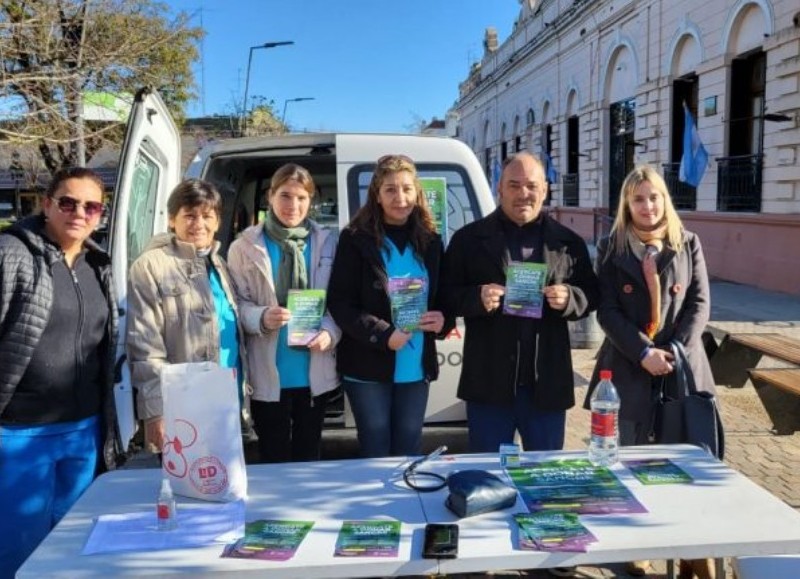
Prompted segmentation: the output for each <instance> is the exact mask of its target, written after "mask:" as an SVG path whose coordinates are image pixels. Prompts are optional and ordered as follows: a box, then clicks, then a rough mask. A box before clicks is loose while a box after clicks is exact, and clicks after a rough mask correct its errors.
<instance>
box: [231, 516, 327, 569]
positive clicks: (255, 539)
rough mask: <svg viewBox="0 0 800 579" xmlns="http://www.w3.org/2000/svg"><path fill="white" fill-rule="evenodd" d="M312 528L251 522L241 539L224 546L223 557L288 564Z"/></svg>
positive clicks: (306, 524)
mask: <svg viewBox="0 0 800 579" xmlns="http://www.w3.org/2000/svg"><path fill="white" fill-rule="evenodd" d="M313 526H314V522H313V521H278V520H258V521H253V522H251V523H247V524H246V525H245V533H244V537H242V538H241V539H239V540H238V541H236V542H235V543H232V544H230V545H227V546H226V547H225V550H224V551H223V552H222V556H223V557H233V558H237V559H263V560H265V561H288V560H289V559H291V558H292V557H293V556H294V554H295V552H297V549H298V547H300V543H302V542H303V539H305V538H306V535H307V534H308V532H309V531H310V530H311V527H313Z"/></svg>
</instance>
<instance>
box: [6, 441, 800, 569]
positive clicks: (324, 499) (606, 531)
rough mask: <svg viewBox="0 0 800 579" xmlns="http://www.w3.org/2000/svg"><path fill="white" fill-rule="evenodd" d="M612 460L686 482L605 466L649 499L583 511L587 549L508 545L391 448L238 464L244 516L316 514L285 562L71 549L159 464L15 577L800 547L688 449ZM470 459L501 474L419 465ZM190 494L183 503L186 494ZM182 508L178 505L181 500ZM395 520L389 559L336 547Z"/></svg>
mask: <svg viewBox="0 0 800 579" xmlns="http://www.w3.org/2000/svg"><path fill="white" fill-rule="evenodd" d="M584 456H585V452H583V453H581V452H548V453H533V452H526V453H523V454H522V460H523V462H525V461H541V460H549V459H553V458H578V457H584ZM621 456H622V458H623V459H641V458H669V459H671V460H672V461H674V462H675V463H676V464H678V465H679V466H680V467H681V468H682V469H684V470H685V471H686V472H688V473H689V474H690V475H691V476H692V477H693V478H694V482H693V483H691V484H673V485H656V486H644V485H642V484H640V483H639V482H638V481H637V480H636V479H635V478H634V477H633V475H632V474H631V473H630V471H628V470H627V469H625V468H623V467H622V466H615V467H614V468H613V470H614V472H615V473H616V474H617V475H618V476H619V478H620V479H621V480H622V482H623V483H624V484H625V485H626V486H628V487H629V488H630V489H631V490H632V491H633V494H634V495H635V496H636V497H637V499H638V500H639V501H640V502H641V503H642V504H643V505H644V506H645V507H646V508H647V510H648V512H647V513H643V514H629V515H602V516H600V515H592V516H588V515H587V516H582V521H583V522H584V524H585V525H586V526H587V527H588V528H589V529H590V530H591V531H592V532H593V533H594V534H595V536H596V537H597V539H598V541H597V542H596V543H592V544H591V545H590V546H589V550H588V551H587V552H586V553H547V552H538V551H520V550H517V549H516V548H515V545H514V543H513V537H514V536H515V533H514V532H513V527H514V522H513V520H512V517H511V515H512V514H513V513H515V512H523V511H525V507H524V504H523V502H522V500H521V499H518V500H517V504H516V505H515V507H513V508H510V509H506V510H504V511H496V512H494V513H487V514H484V515H480V516H477V517H471V518H467V519H460V520H458V519H457V518H456V516H455V515H453V514H452V513H451V512H450V511H449V510H447V508H446V507H445V506H444V500H445V498H446V496H447V491H446V490H444V489H443V490H440V491H436V492H432V493H416V492H414V491H411V490H409V489H408V488H407V487H405V485H404V483H403V482H402V477H401V474H402V468H400V467H401V465H402V464H404V463H406V462H407V461H406V460H405V459H402V458H383V459H364V460H339V461H322V462H313V463H289V464H280V465H251V466H249V467H248V483H249V498H248V500H247V520H255V519H265V518H273V519H289V520H313V521H315V525H314V528H313V529H312V530H311V532H310V533H309V534H308V536H307V537H306V538H305V540H304V541H303V543H302V545H301V546H300V548H299V549H298V551H297V553H296V554H295V556H294V557H293V558H292V559H290V560H289V561H284V562H273V561H261V560H244V559H232V558H220V554H221V552H222V546H221V545H212V546H208V547H201V548H197V549H181V550H170V551H150V552H126V553H111V554H102V555H90V556H82V555H81V554H80V553H81V550H82V548H83V545H84V543H85V541H86V538H87V537H88V535H89V532H90V530H91V527H92V521H93V519H94V518H95V517H97V516H98V515H101V514H105V513H126V512H135V511H143V510H147V509H153V508H154V502H155V497H156V494H157V492H158V487H159V481H160V478H161V473H160V471H159V470H157V469H149V470H148V469H142V470H121V471H115V472H111V473H108V474H105V475H103V476H101V477H100V478H98V479H97V480H96V481H95V482H94V483H93V484H92V486H91V487H90V488H89V490H88V491H87V492H86V493H85V494H84V495H83V496H82V497H81V498H80V500H79V501H78V502H77V503H76V504H75V506H74V507H73V509H72V510H71V511H70V512H69V513H68V514H67V516H66V517H65V518H64V519H63V520H62V521H61V523H59V525H58V526H57V527H56V528H55V529H54V530H53V532H52V533H50V535H49V536H48V537H47V538H46V539H45V541H44V542H43V543H42V544H41V545H40V546H39V548H38V549H37V550H36V551H35V552H34V554H33V555H32V556H31V557H30V558H29V559H28V561H26V563H25V564H24V565H23V567H22V568H21V569H20V571H19V573H18V575H17V577H19V578H25V579H27V578H37V579H38V578H41V577H69V578H75V577H101V576H103V577H105V576H108V575H149V576H167V575H172V574H175V573H189V574H192V575H202V574H214V575H217V576H240V575H243V574H247V573H262V574H268V575H269V576H270V577H277V578H280V577H298V578H300V577H303V578H313V577H375V576H389V575H395V576H396V575H431V574H450V573H457V572H471V571H487V570H493V569H530V568H548V567H559V566H565V565H582V564H598V563H612V562H618V561H629V560H636V559H677V558H682V559H697V558H705V557H715V558H721V557H733V556H746V555H772V554H787V553H798V552H800V514H799V513H798V512H796V511H795V510H794V509H792V508H791V507H789V506H788V505H786V504H785V503H783V502H782V501H781V500H780V499H778V498H776V497H775V496H773V495H771V494H770V493H769V492H767V491H765V490H764V489H762V488H761V487H759V486H758V485H756V484H755V483H753V482H751V481H750V480H748V479H747V478H746V477H745V476H743V475H741V474H739V473H737V472H736V471H734V470H732V469H730V468H728V467H727V466H725V465H724V464H723V463H721V462H719V461H717V460H716V459H714V458H712V457H710V456H709V455H707V454H705V453H704V452H703V451H701V450H700V449H697V448H694V447H691V446H649V447H630V448H626V449H623V450H622V452H621ZM467 468H478V469H484V470H490V471H493V472H495V473H496V474H499V475H500V476H502V477H505V476H506V475H505V473H504V471H503V470H502V468H501V467H500V464H499V459H498V457H497V455H489V454H486V455H455V456H448V455H444V456H443V457H441V458H440V459H439V460H437V461H434V462H431V463H428V464H426V465H425V467H424V470H430V471H434V472H439V473H441V474H447V473H449V472H452V471H454V470H460V469H467ZM190 502H191V501H188V500H186V501H180V503H190ZM179 508H180V504H179ZM370 518H394V519H397V520H400V521H402V523H403V527H402V536H401V543H400V549H399V554H398V557H397V558H392V559H379V558H343V557H333V550H334V546H335V543H336V536H337V533H338V530H339V527H340V526H341V521H342V520H345V519H370ZM426 522H458V524H459V526H460V540H459V556H458V558H457V559H453V560H440V561H436V560H428V559H423V558H422V557H421V552H422V543H423V530H424V526H425V523H426Z"/></svg>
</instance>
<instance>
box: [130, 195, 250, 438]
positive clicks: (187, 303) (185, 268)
mask: <svg viewBox="0 0 800 579" xmlns="http://www.w3.org/2000/svg"><path fill="white" fill-rule="evenodd" d="M167 213H168V215H169V226H170V230H171V232H170V233H165V234H162V235H157V236H155V237H153V238H152V239H151V240H150V243H149V245H148V247H147V249H145V251H144V252H143V253H142V254H141V255H140V256H139V257H138V258H137V259H136V261H135V262H134V263H133V265H132V266H131V270H130V273H129V275H128V327H127V341H126V348H127V352H128V362H129V364H130V368H131V378H132V381H133V385H134V387H135V388H136V389H137V391H138V397H137V411H138V416H139V418H140V419H142V420H144V427H145V446H146V448H148V449H149V450H150V451H151V452H161V449H162V446H163V444H164V420H163V417H162V416H163V405H162V393H161V378H160V372H161V368H162V366H164V365H165V364H180V363H185V362H205V361H211V362H217V363H219V365H220V366H223V367H226V368H236V370H237V378H238V381H239V390H240V395H239V401H240V403H243V396H244V390H245V385H244V376H245V375H246V372H245V368H244V365H245V362H246V361H245V359H244V356H243V352H242V349H241V347H242V346H243V340H242V339H241V336H242V330H241V326H240V325H239V315H238V312H237V309H236V297H235V292H234V290H233V284H232V282H231V279H230V276H229V274H228V269H227V266H226V265H225V262H224V261H223V260H222V258H221V257H220V256H219V255H218V254H217V251H218V250H219V242H218V241H215V239H214V235H215V234H216V232H217V230H218V229H219V222H220V215H222V197H221V196H220V194H219V192H218V191H217V189H216V188H215V187H214V186H213V185H212V184H210V183H207V182H205V181H200V180H197V179H189V180H186V181H184V182H182V183H180V184H179V185H178V186H177V187H176V188H175V189H174V190H173V191H172V193H171V194H170V197H169V200H168V201H167Z"/></svg>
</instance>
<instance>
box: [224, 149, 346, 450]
mask: <svg viewBox="0 0 800 579" xmlns="http://www.w3.org/2000/svg"><path fill="white" fill-rule="evenodd" d="M315 191H316V187H315V185H314V180H313V179H312V178H311V175H310V174H309V172H308V171H307V170H306V169H305V168H303V167H301V166H299V165H295V164H291V163H290V164H287V165H284V166H282V167H281V168H280V169H278V170H277V171H276V172H275V174H274V175H273V176H272V181H271V183H270V188H269V190H268V191H267V203H268V204H269V211H268V212H267V216H266V218H265V219H264V221H263V222H261V223H259V224H257V225H254V226H252V227H249V228H247V229H245V230H244V231H243V232H242V234H241V236H240V237H239V238H238V239H237V240H236V241H234V242H233V244H232V245H231V247H230V250H229V251H228V264H229V267H230V270H231V276H232V277H233V279H234V282H235V284H236V293H237V301H238V305H239V311H240V315H241V320H242V325H243V326H244V330H245V342H246V345H247V348H246V350H247V360H248V364H249V367H250V376H251V383H252V388H253V394H252V396H251V399H250V410H251V413H252V416H253V421H254V427H255V430H256V434H258V440H259V441H258V446H259V453H260V456H261V460H262V461H265V462H288V461H306V460H317V459H319V453H320V442H321V438H322V423H323V420H324V418H325V406H326V404H327V401H328V397H329V395H330V392H331V390H333V389H335V388H336V387H337V386H338V384H339V380H338V376H337V373H336V361H335V358H334V356H333V351H334V348H335V346H336V343H337V342H338V341H339V337H340V335H341V333H340V331H339V328H338V327H337V326H336V324H335V323H334V321H333V319H332V318H331V317H330V316H329V315H328V314H327V312H326V313H325V315H324V316H323V318H322V325H321V329H320V331H319V332H318V333H317V334H316V335H315V336H314V337H313V338H312V339H311V340H310V341H309V342H308V343H307V344H306V346H304V347H297V346H290V345H289V341H288V327H287V324H288V323H289V320H290V319H291V312H290V311H289V309H288V308H287V300H288V295H289V290H291V289H323V290H324V289H326V288H327V286H328V278H329V277H330V272H331V266H332V265H333V257H334V254H335V252H336V243H337V236H336V233H335V232H333V231H330V230H328V229H323V228H322V227H320V225H318V224H317V223H316V222H314V221H313V220H311V219H309V218H308V211H309V209H310V207H311V201H312V199H313V198H314V194H315Z"/></svg>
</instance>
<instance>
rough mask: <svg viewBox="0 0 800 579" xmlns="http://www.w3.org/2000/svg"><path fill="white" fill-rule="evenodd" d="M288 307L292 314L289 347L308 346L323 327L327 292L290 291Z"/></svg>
mask: <svg viewBox="0 0 800 579" xmlns="http://www.w3.org/2000/svg"><path fill="white" fill-rule="evenodd" d="M286 307H287V309H289V311H291V312H292V317H291V319H290V320H289V326H288V328H287V334H288V342H289V345H290V346H307V345H308V343H309V342H310V341H311V340H313V339H314V336H316V335H317V334H318V333H319V330H320V328H321V327H322V316H323V315H324V314H325V290H324V289H304V290H298V289H292V290H289V295H288V297H287V299H286Z"/></svg>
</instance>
